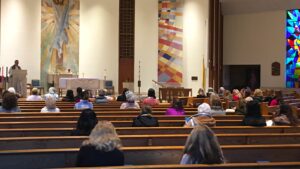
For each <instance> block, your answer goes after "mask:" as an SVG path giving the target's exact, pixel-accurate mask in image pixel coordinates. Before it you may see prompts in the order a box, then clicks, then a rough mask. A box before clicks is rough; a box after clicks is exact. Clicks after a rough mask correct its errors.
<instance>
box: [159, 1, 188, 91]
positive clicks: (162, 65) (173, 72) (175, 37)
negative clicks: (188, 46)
mask: <svg viewBox="0 0 300 169" xmlns="http://www.w3.org/2000/svg"><path fill="white" fill-rule="evenodd" d="M158 9H159V11H158V13H159V15H158V26H159V35H158V36H159V37H158V38H159V43H158V44H159V48H158V81H159V82H163V83H167V84H172V85H175V86H181V84H182V69H183V48H182V42H183V40H182V38H183V37H182V35H183V21H182V20H183V0H159V7H158Z"/></svg>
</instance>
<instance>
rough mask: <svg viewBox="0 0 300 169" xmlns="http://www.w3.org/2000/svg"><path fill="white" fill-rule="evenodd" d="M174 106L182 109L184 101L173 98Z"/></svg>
mask: <svg viewBox="0 0 300 169" xmlns="http://www.w3.org/2000/svg"><path fill="white" fill-rule="evenodd" d="M172 107H173V108H175V109H176V110H182V109H183V104H182V101H181V100H179V99H173V103H172Z"/></svg>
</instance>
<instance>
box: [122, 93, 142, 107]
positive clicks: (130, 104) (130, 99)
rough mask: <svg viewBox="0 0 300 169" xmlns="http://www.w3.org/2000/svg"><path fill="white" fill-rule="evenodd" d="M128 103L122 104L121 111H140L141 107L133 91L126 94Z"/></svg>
mask: <svg viewBox="0 0 300 169" xmlns="http://www.w3.org/2000/svg"><path fill="white" fill-rule="evenodd" d="M126 100H127V102H126V103H122V104H121V107H120V109H140V105H139V104H138V103H137V102H136V101H135V95H134V94H133V92H132V91H127V92H126Z"/></svg>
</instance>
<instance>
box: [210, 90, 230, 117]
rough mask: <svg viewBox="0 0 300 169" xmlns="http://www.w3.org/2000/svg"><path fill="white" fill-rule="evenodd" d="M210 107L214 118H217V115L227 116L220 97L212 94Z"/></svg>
mask: <svg viewBox="0 0 300 169" xmlns="http://www.w3.org/2000/svg"><path fill="white" fill-rule="evenodd" d="M209 101H210V105H211V107H210V108H211V114H212V116H216V115H225V114H226V112H225V111H224V109H223V107H222V102H221V99H220V97H219V96H218V95H217V94H214V93H213V94H211V95H210V98H209Z"/></svg>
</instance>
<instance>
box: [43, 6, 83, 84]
mask: <svg viewBox="0 0 300 169" xmlns="http://www.w3.org/2000/svg"><path fill="white" fill-rule="evenodd" d="M79 7H80V1H79V0H42V19H41V28H42V31H41V33H42V34H41V80H42V82H43V84H44V85H45V84H46V83H47V75H48V74H54V73H65V72H67V70H68V69H70V70H71V72H73V73H78V65H79Z"/></svg>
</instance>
